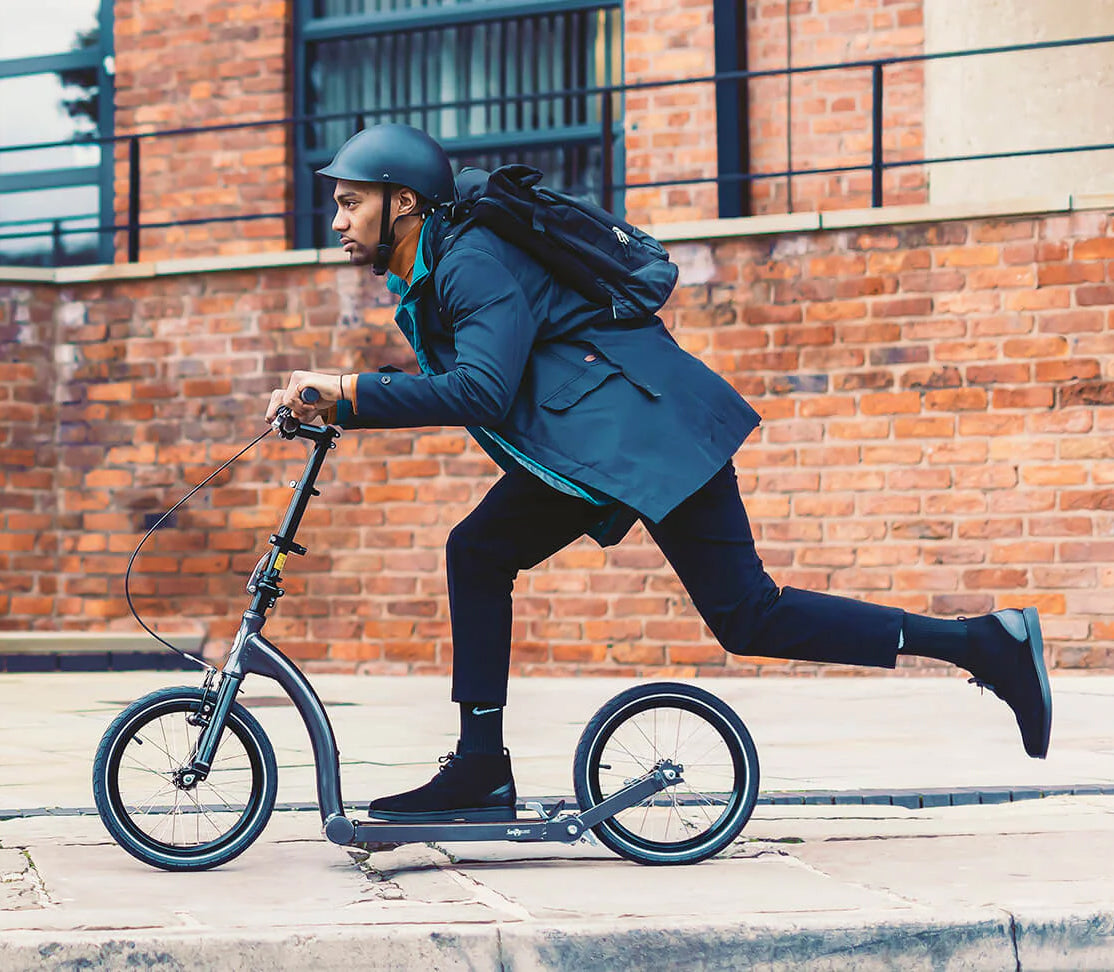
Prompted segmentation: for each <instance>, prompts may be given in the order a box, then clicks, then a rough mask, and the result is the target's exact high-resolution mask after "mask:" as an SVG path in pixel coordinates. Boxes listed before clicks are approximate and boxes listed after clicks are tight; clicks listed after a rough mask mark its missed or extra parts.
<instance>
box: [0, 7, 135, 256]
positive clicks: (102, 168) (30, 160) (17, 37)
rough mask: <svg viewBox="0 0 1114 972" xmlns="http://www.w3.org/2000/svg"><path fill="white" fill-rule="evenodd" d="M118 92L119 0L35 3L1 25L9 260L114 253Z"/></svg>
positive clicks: (0, 211) (0, 124)
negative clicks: (112, 139)
mask: <svg viewBox="0 0 1114 972" xmlns="http://www.w3.org/2000/svg"><path fill="white" fill-rule="evenodd" d="M112 100H113V89H112V0H44V2H40V3H31V4H26V5H23V6H21V8H20V12H19V15H18V16H17V17H13V18H11V19H10V20H9V22H8V23H7V25H6V26H5V28H4V30H3V31H0V105H3V111H0V264H6V265H39V266H58V265H62V264H74V263H94V262H96V261H97V260H103V261H105V262H111V261H112V259H113V256H112V233H111V232H110V231H98V230H99V229H100V228H102V227H111V225H112V220H113V214H112V181H113V173H112V146H111V145H103V146H102V145H101V144H98V142H97V141H96V139H97V138H99V137H104V136H111V135H112V113H113V105H112ZM59 142H71V143H73V144H68V145H58V144H55V143H59ZM18 146H42V147H31V148H18Z"/></svg>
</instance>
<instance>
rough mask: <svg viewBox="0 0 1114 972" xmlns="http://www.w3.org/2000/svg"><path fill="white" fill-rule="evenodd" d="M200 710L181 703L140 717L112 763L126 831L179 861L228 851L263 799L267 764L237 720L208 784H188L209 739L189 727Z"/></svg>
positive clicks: (116, 803) (117, 808)
mask: <svg viewBox="0 0 1114 972" xmlns="http://www.w3.org/2000/svg"><path fill="white" fill-rule="evenodd" d="M197 709H198V703H196V702H194V703H190V702H178V703H176V704H172V705H169V706H161V707H160V708H158V709H156V710H154V711H148V712H145V713H140V714H139V715H138V717H137V719H136V721H135V722H134V723H133V724H132V725H131V726H128V727H126V728H125V730H124V731H123V732H121V734H120V736H119V739H120V742H119V744H118V745H117V747H116V749H115V751H114V753H113V755H112V758H111V760H110V762H109V779H110V780H111V781H112V782H113V784H114V785H113V786H111V787H110V793H111V803H112V809H113V811H114V814H115V816H116V817H117V819H118V820H119V822H120V823H121V825H122V826H123V827H124V828H125V829H126V830H127V831H128V832H129V833H130V834H131V835H132V836H133V837H134V838H135V839H136V840H138V841H140V842H141V843H142V844H144V845H145V846H147V847H149V848H151V849H153V850H157V851H162V852H164V853H167V854H170V855H173V856H175V857H200V856H203V855H205V854H206V853H208V852H210V851H212V850H213V849H215V848H218V847H227V846H228V845H229V844H230V843H231V842H233V841H235V840H236V839H237V838H238V837H239V836H240V835H241V834H242V833H243V832H244V831H245V830H246V829H248V827H249V825H250V822H251V820H252V818H253V816H254V814H255V813H256V812H257V810H258V808H259V804H260V801H261V799H262V793H263V786H262V785H261V781H262V778H263V766H262V763H261V761H260V759H259V756H258V753H257V752H256V748H255V747H254V746H253V745H250V744H249V740H250V736H249V735H248V733H247V730H246V729H244V728H243V727H242V726H241V725H240V724H239V722H238V721H237V720H236V719H235V717H230V718H229V720H228V723H227V725H226V727H225V731H224V732H223V733H222V735H221V741H220V745H219V747H218V748H217V752H216V755H215V756H214V758H213V765H212V769H211V770H210V773H209V775H208V777H207V778H206V779H205V780H203V781H199V782H198V783H197V784H195V785H194V786H192V787H188V786H184V785H182V784H181V782H180V776H179V774H180V771H181V770H182V768H183V767H184V766H186V765H188V763H189V761H190V759H191V758H192V756H193V752H194V750H195V748H196V745H197V741H198V737H199V736H200V733H201V727H199V726H193V725H191V724H190V723H189V721H188V717H189V716H190V715H192V714H193V713H195V712H196V711H197Z"/></svg>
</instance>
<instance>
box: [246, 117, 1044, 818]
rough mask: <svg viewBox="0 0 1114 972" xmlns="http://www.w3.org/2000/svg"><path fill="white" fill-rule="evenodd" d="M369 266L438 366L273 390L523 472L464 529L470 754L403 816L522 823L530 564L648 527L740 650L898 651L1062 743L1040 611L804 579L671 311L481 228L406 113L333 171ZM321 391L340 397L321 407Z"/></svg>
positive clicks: (804, 655) (454, 574)
mask: <svg viewBox="0 0 1114 972" xmlns="http://www.w3.org/2000/svg"><path fill="white" fill-rule="evenodd" d="M319 174H320V175H322V176H326V177H329V178H332V179H335V180H336V191H335V193H334V199H335V201H336V204H337V213H336V217H335V219H334V220H333V229H334V230H335V231H336V232H337V233H339V234H340V239H341V244H342V246H343V247H344V249H345V250H346V251H347V253H348V255H349V259H350V262H351V263H352V264H353V265H357V266H370V267H371V268H372V270H373V271H374V272H375V273H377V274H380V275H382V274H384V273H387V274H388V281H387V285H388V287H389V288H390V289H391V290H392V291H394V292H395V293H397V294H399V296H400V301H399V306H398V312H397V315H396V321H397V323H398V325H399V327H400V328H401V330H402V332H403V334H404V335H405V336H406V338H407V340H408V341H409V342H410V344H411V345H412V346H413V348H414V351H415V354H416V356H417V360H418V363H419V365H420V366H421V370H422V373H421V374H420V375H410V374H404V373H401V372H395V373H371V374H361V375H341V376H338V375H324V374H317V373H313V372H306V371H296V372H294V373H293V374H292V375H291V376H290V380H289V381H288V383H287V385H286V387H285V388H282V389H277V390H275V391H274V392H273V393H272V395H271V401H270V405H269V407H268V411H267V418H268V420H270V419H271V418H272V417H273V416H274V414H275V411H276V410H277V409H278V407H279V406H280V405H286V406H287V407H289V408H291V409H292V410H293V412H294V414H295V415H296V416H297V417H299V418H300V419H302V420H303V421H311V420H312V419H314V418H315V417H317V416H318V415H324V416H326V417H327V419H328V420H330V421H335V422H336V423H337V424H339V425H340V426H341V427H343V428H414V427H420V426H466V427H467V428H468V429H469V431H470V432H471V433H472V435H473V436H474V437H475V438H476V439H477V441H478V442H479V443H480V445H481V446H483V448H484V449H485V450H486V451H487V452H488V453H489V454H490V455H491V456H492V458H494V459H495V461H496V462H497V463H498V464H499V465H500V466H501V467H502V469H503V470H504V475H503V476H502V478H500V479H499V481H498V482H496V483H495V485H494V486H493V487H492V488H491V490H490V491H489V492H488V494H487V495H486V496H485V497H484V499H483V500H482V501H481V502H480V504H479V505H478V506H477V507H476V509H475V510H474V511H473V512H472V513H471V514H469V515H468V516H467V517H466V518H465V519H464V520H463V521H462V522H461V523H460V524H458V525H457V526H456V527H455V528H454V529H453V530H452V532H451V533H450V535H449V538H448V543H447V547H446V558H447V572H448V589H449V607H450V616H451V619H452V631H453V687H452V697H453V699H454V701H456V702H457V703H459V705H460V739H459V742H458V745H457V751H456V753H454V754H451V755H450V756H449V757H445V758H443V760H442V762H443V765H442V767H441V769H440V771H439V773H438V774H437V776H435V777H434V778H433V779H432V780H431V781H430V782H429V783H427V784H425V785H424V786H421V787H419V788H417V789H415V790H411V791H409V792H407V793H402V794H398V795H395V796H390V797H385V798H382V799H379V800H375V801H374V802H373V803H372V804H371V806H370V807H369V808H368V810H369V813H370V814H371V815H372V816H373V817H379V818H383V819H388V820H450V819H472V820H483V819H511V818H513V816H514V804H515V788H514V779H513V776H512V772H511V764H510V757H509V754H508V753H507V752H506V750H505V749H504V748H503V733H502V718H503V707H504V705H505V703H506V691H507V678H508V666H509V656H510V647H511V646H510V639H511V591H512V587H513V584H514V579H515V576H516V574H517V573H518V571H520V570H523V569H525V568H529V567H532V566H534V565H535V564H538V563H540V562H541V561H543V560H545V559H546V558H547V557H549V556H551V555H552V554H554V553H556V552H557V551H558V550H560V549H562V548H563V547H565V546H566V545H568V544H569V543H572V542H573V541H574V540H576V539H577V538H578V537H580V536H582V535H585V534H588V535H590V536H592V537H593V538H594V539H596V540H597V541H598V542H599V543H601V544H602V545H606V544H611V543H617V542H618V541H619V540H620V539H621V538H622V536H623V535H624V534H625V533H626V532H627V530H628V529H629V528H630V527H631V526H632V525H633V523H634V522H635V520H636V519H641V520H642V522H643V523H644V524H645V525H646V528H647V530H648V531H649V533H650V535H651V536H652V537H653V539H654V541H655V542H656V543H657V544H658V546H659V547H660V548H661V550H662V552H663V553H664V554H665V556H666V558H667V559H668V560H669V563H670V564H671V565H672V567H673V568H674V570H675V571H676V572H677V574H678V576H679V578H680V580H681V581H682V583H683V584H684V586H685V589H686V590H687V591H688V592H689V594H690V595H691V596H692V600H693V604H694V605H695V606H696V609H697V610H698V611H699V612H700V615H701V617H703V618H704V620H705V621H706V622H707V624H708V626H709V627H710V628H711V630H712V631H713V633H714V634H715V636H716V638H717V639H718V640H719V642H720V644H722V645H723V647H724V648H725V649H726V650H727V651H730V652H733V653H736V654H748V655H764V656H769V657H779V658H794V659H803V660H809V661H821V662H840V663H844V664H853V665H873V666H881V667H886V668H893V667H894V665H895V664H896V658H897V655H898V654H899V653H901V654H912V655H922V656H925V657H930V658H937V659H942V660H944V661H947V662H950V663H952V664H954V665H957V666H959V667H961V668H964V669H966V670H967V671H969V672H970V673H971V674H972V676H973V678H972V681H975V682H978V683H979V684H982V685H986V686H988V687H990V688H992V689H993V690H994V691H995V692H996V693H997V694H998V695H999V696H1000V697H1001V698H1002V699H1004V700H1005V701H1006V702H1007V703H1008V704H1009V705H1010V707H1011V708H1012V709H1013V711H1014V714H1015V716H1016V718H1017V722H1018V726H1019V728H1020V730H1021V735H1022V739H1023V742H1024V745H1025V749H1026V752H1028V753H1029V755H1030V756H1035V757H1044V756H1045V754H1046V753H1047V751H1048V741H1049V735H1050V729H1051V720H1052V703H1051V695H1050V692H1049V686H1048V678H1047V674H1046V671H1045V665H1044V660H1043V642H1042V639H1041V632H1040V626H1039V622H1038V619H1037V613H1036V611H1035V610H1033V609H1026V610H1025V611H1024V612H1023V611H1019V610H1007V611H998V612H995V613H994V614H991V615H986V616H983V617H978V618H972V619H969V620H968V619H960V620H958V621H944V620H937V619H934V618H927V617H921V616H917V615H911V614H906V613H905V612H903V611H901V610H899V609H897V608H888V607H880V606H876V605H871V604H865V603H862V602H858V601H854V600H850V599H847V598H839V597H833V596H830V595H826V594H820V593H815V592H809V591H800V590H795V589H793V588H788V587H787V588H782V589H779V588H778V587H777V585H776V584H775V583H774V581H773V580H772V579H771V578H770V577H769V575H767V574H766V572H765V571H764V569H763V567H762V562H761V560H760V559H759V558H758V556H757V554H756V553H755V549H754V542H753V539H752V536H751V531H750V526H749V524H748V521H747V516H746V512H745V510H744V508H743V504H742V501H741V499H740V497H739V491H738V488H737V485H736V481H735V475H734V470H733V468H732V464H731V458H732V456H733V455H734V453H735V451H736V450H737V449H738V448H739V446H740V445H741V444H742V442H743V440H744V439H746V437H747V436H748V435H749V434H750V433H751V432H752V431H753V430H754V428H755V427H756V426H757V425H758V422H759V417H758V415H757V413H756V412H755V411H754V410H753V409H752V408H751V407H750V406H749V405H748V404H747V403H746V402H745V401H744V400H743V399H742V398H741V397H740V396H739V395H738V394H737V393H736V392H735V391H734V389H733V388H732V387H731V386H730V385H729V384H728V383H727V382H726V381H724V380H723V379H722V378H720V377H718V376H717V375H715V374H714V373H713V372H712V371H710V370H709V369H708V368H707V367H705V366H704V365H703V364H702V363H701V362H700V361H698V360H697V359H696V358H694V357H692V356H691V355H689V354H687V353H686V352H684V351H682V350H681V349H680V347H678V345H677V344H676V343H675V342H674V341H673V339H672V337H671V336H670V335H669V333H668V332H667V331H666V329H665V327H664V326H663V325H662V323H661V321H660V320H658V319H657V318H648V319H643V320H637V321H618V322H617V321H615V320H613V319H612V315H611V313H610V311H609V310H605V309H601V308H599V307H596V306H593V305H592V304H590V303H589V302H588V301H587V300H585V299H584V298H583V297H581V296H579V295H578V294H577V293H575V292H573V291H571V290H570V289H567V288H564V287H562V286H560V285H559V284H557V283H556V282H555V281H554V279H553V278H552V276H551V274H550V273H548V272H547V271H546V269H545V268H544V267H543V266H541V265H539V264H538V263H536V262H534V261H533V260H532V259H530V258H529V257H527V256H526V255H525V254H523V253H522V252H521V251H520V250H518V249H516V248H515V247H514V246H512V245H511V244H509V243H507V242H505V241H504V240H502V239H500V238H499V237H498V236H497V235H496V234H495V233H493V232H491V231H490V230H488V229H485V228H482V227H478V226H476V227H469V228H468V229H467V230H466V231H464V232H461V228H460V226H458V225H454V223H453V221H452V220H451V219H450V215H449V212H448V208H447V207H446V206H445V205H444V204H446V203H449V202H451V201H452V200H453V197H454V191H455V190H454V182H453V176H452V170H451V168H450V165H449V161H448V159H447V158H446V156H445V154H444V152H443V151H442V150H441V148H440V146H439V145H438V144H437V143H436V142H435V141H433V139H431V138H429V136H427V135H426V134H425V133H423V132H421V131H418V130H417V129H413V128H409V127H407V126H403V125H380V126H376V127H374V128H371V129H367V130H365V131H363V132H360V133H359V134H358V135H356V136H354V137H353V138H352V139H350V140H349V141H348V142H347V143H346V144H345V145H344V146H343V147H342V148H341V149H340V151H339V152H337V155H336V157H335V158H334V159H333V161H332V163H331V164H330V165H329V166H328V167H327V168H325V169H322V170H321V171H320V173H319ZM305 388H316V389H317V390H318V391H319V392H320V394H321V400H320V401H319V402H318V403H317V404H316V405H314V406H307V405H305V404H303V403H302V401H301V399H300V397H299V395H300V393H301V391H302V390H303V389H305Z"/></svg>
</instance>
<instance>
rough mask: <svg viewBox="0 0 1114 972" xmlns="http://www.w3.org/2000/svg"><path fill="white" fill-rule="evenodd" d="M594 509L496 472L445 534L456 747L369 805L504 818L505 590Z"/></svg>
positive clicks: (401, 815)
mask: <svg viewBox="0 0 1114 972" xmlns="http://www.w3.org/2000/svg"><path fill="white" fill-rule="evenodd" d="M601 515H602V513H601V510H600V508H599V507H597V506H593V505H592V504H591V503H588V502H586V501H585V500H580V499H577V498H576V497H575V496H568V495H566V494H565V493H561V492H558V491H557V490H555V489H551V488H550V487H549V486H546V485H545V483H543V482H542V481H541V480H539V479H537V478H536V477H535V476H532V475H531V474H530V473H528V472H525V471H522V472H519V471H514V472H510V473H507V474H506V475H505V476H503V477H502V478H501V479H500V480H499V481H498V482H497V483H496V484H495V485H494V486H493V487H492V488H491V489H490V490H489V491H488V493H487V495H486V496H485V497H484V498H483V500H481V501H480V503H479V505H478V506H477V507H476V508H475V509H474V510H473V511H472V512H471V513H469V514H468V516H466V517H465V518H464V519H463V520H461V522H460V523H459V524H457V526H455V527H454V528H453V530H452V532H451V533H450V534H449V539H448V543H447V544H446V547H445V554H446V568H447V573H448V583H449V613H450V617H451V619H452V631H453V689H452V697H453V701H455V702H457V703H458V704H459V705H460V729H461V732H460V740H459V743H458V745H457V752H456V753H455V754H452V755H451V756H450V758H449V759H448V760H447V761H446V762H445V763H444V765H443V766H442V769H441V771H440V772H439V774H438V775H437V776H436V777H434V778H433V780H431V781H430V782H429V783H427V784H426V785H425V786H422V787H419V788H418V789H416V790H411V791H409V792H407V793H401V794H398V795H397V796H391V797H384V798H382V799H380V800H375V801H374V802H373V803H372V804H371V805H370V806H369V807H368V812H369V813H370V814H371V815H372V816H375V817H381V818H384V819H393V820H406V819H422V820H437V819H454V818H459V817H461V816H467V817H469V818H471V819H511V818H513V816H514V804H515V790H514V778H513V776H512V775H511V767H510V758H509V756H508V755H507V754H506V752H505V751H504V749H503V706H504V705H505V704H506V701H507V678H508V672H509V668H510V653H511V613H512V607H511V593H512V590H513V588H514V580H515V577H516V576H517V575H518V572H519V571H520V570H525V569H527V568H529V567H533V566H535V565H536V564H539V563H541V562H542V561H543V560H545V559H546V558H547V557H550V556H552V555H553V554H555V553H556V552H557V551H558V550H561V549H562V548H564V547H566V546H568V545H569V544H570V543H572V542H573V541H574V540H576V539H577V538H578V537H580V536H581V535H582V534H583V533H584V532H585V531H586V530H587V529H588V528H589V527H590V526H591V525H592V524H593V523H595V522H596V521H597V520H598V519H599V518H600V516H601Z"/></svg>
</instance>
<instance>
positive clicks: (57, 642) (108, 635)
mask: <svg viewBox="0 0 1114 972" xmlns="http://www.w3.org/2000/svg"><path fill="white" fill-rule="evenodd" d="M160 633H161V634H162V637H164V638H165V639H166V640H167V641H169V642H170V643H171V644H172V645H177V646H178V647H179V648H181V649H182V651H188V652H190V653H191V654H197V653H198V652H200V651H201V648H202V646H203V645H204V644H205V635H204V634H203V633H199V632H196V631H179V632H171V633H170V634H166V633H165V632H160ZM163 650H164V649H163V646H162V645H160V644H159V643H158V642H157V641H155V639H154V638H152V637H151V636H150V635H148V634H145V633H143V632H131V631H0V655H43V654H57V653H63V654H86V653H93V652H96V653H103V652H106V651H113V652H125V651H127V652H134V651H163Z"/></svg>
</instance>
